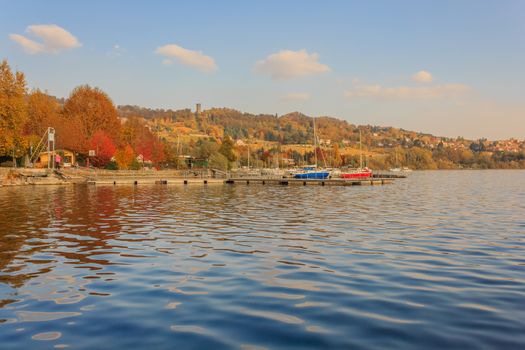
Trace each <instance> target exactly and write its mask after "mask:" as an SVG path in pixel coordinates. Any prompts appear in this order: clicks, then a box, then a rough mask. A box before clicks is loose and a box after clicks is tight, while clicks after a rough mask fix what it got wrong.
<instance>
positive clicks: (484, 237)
mask: <svg viewBox="0 0 525 350" xmlns="http://www.w3.org/2000/svg"><path fill="white" fill-rule="evenodd" d="M0 222H1V224H0V344H1V345H0V348H1V349H3V350H6V349H50V348H68V349H142V348H144V349H174V348H184V349H209V348H214V349H265V348H268V349H284V348H290V349H292V348H295V349H308V348H310V349H327V348H345V349H349V348H370V349H374V348H377V349H384V348H388V349H423V348H424V349H442V348H456V349H469V348H472V349H474V348H476V349H478V348H507V349H510V348H523V347H524V346H525V171H510V170H509V171H434V172H432V171H429V172H414V173H413V174H412V175H411V176H410V177H409V178H408V179H400V180H396V182H395V183H394V184H393V185H385V186H373V187H371V186H366V187H365V186H363V187H355V186H354V187H329V186H327V187H315V186H306V187H302V186H297V187H295V186H287V187H284V186H283V187H278V186H262V185H249V186H246V185H239V186H237V185H235V186H229V185H208V186H203V185H191V186H165V185H164V186H162V185H139V186H116V187H113V186H99V187H95V186H84V185H80V186H63V187H58V186H36V187H9V188H7V187H4V188H0Z"/></svg>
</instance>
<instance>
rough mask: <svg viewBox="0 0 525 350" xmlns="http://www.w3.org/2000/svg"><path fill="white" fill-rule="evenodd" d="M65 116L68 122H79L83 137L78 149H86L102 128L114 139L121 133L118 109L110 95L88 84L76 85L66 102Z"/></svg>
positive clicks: (77, 146)
mask: <svg viewBox="0 0 525 350" xmlns="http://www.w3.org/2000/svg"><path fill="white" fill-rule="evenodd" d="M63 115H64V117H65V118H66V119H67V122H68V123H72V124H77V125H78V127H79V128H80V131H81V134H82V139H81V140H79V142H78V144H77V145H76V147H75V148H76V149H75V150H77V151H84V152H85V151H86V147H87V144H88V141H89V140H90V139H91V138H92V137H93V135H94V134H95V133H96V132H97V131H99V130H101V131H104V132H105V133H106V134H107V135H108V136H109V137H110V138H111V139H112V140H116V139H117V137H118V133H119V128H120V121H119V118H118V114H117V110H116V108H115V106H114V105H113V102H112V101H111V99H110V98H109V97H108V95H107V94H106V93H105V92H103V91H102V90H100V89H98V88H92V87H90V86H88V85H82V86H79V87H76V88H75V89H74V90H73V91H72V92H71V94H70V95H69V98H68V99H67V100H66V102H65V104H64V112H63Z"/></svg>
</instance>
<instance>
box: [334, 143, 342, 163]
mask: <svg viewBox="0 0 525 350" xmlns="http://www.w3.org/2000/svg"><path fill="white" fill-rule="evenodd" d="M333 162H334V167H340V166H341V164H342V158H341V152H340V151H339V144H337V143H336V144H334V146H333Z"/></svg>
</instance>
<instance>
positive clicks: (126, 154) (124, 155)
mask: <svg viewBox="0 0 525 350" xmlns="http://www.w3.org/2000/svg"><path fill="white" fill-rule="evenodd" d="M134 159H135V154H134V153H133V148H131V146H130V145H126V146H124V147H123V148H120V149H119V150H117V152H116V153H115V161H116V162H117V165H118V167H119V169H129V168H130V166H131V164H132V163H133V160H134Z"/></svg>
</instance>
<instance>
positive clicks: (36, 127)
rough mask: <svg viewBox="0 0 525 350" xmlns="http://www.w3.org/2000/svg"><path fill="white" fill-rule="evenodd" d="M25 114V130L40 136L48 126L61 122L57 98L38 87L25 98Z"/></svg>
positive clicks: (54, 125)
mask: <svg viewBox="0 0 525 350" xmlns="http://www.w3.org/2000/svg"><path fill="white" fill-rule="evenodd" d="M27 115H28V118H27V124H26V132H27V133H28V134H32V135H38V136H42V135H43V134H44V133H45V132H46V130H47V128H48V127H50V126H53V127H56V125H57V124H58V123H61V121H60V120H59V119H58V118H59V115H60V105H59V104H58V102H57V100H56V99H55V98H54V97H51V96H49V95H47V94H46V93H43V92H42V91H40V90H38V89H37V90H34V91H32V92H31V93H30V94H29V96H28V98H27Z"/></svg>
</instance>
